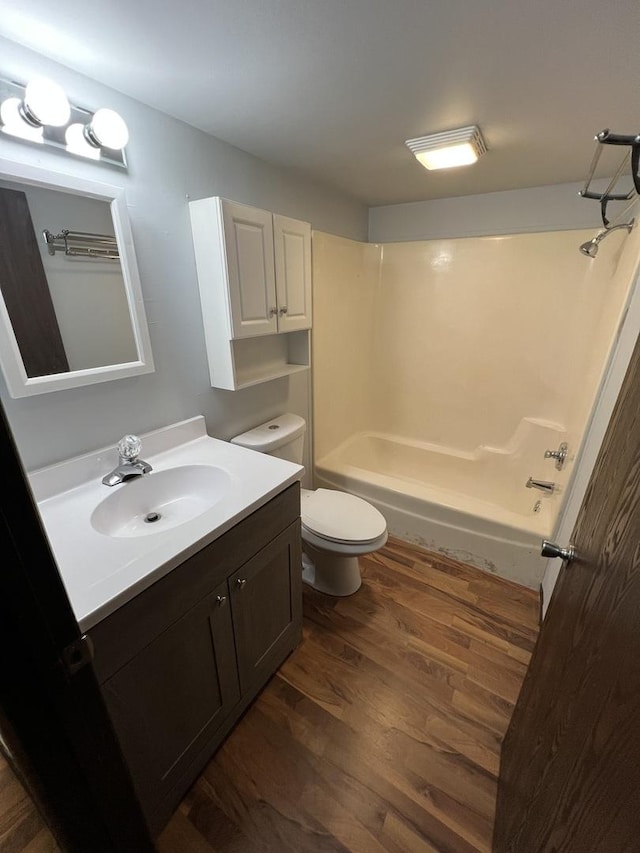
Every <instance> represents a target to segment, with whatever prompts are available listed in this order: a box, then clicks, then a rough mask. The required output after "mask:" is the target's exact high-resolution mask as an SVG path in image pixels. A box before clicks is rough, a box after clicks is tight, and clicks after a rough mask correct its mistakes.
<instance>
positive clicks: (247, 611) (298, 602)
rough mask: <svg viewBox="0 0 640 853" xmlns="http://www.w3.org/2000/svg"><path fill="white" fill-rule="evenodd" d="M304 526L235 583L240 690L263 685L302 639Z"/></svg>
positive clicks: (231, 580) (261, 556) (285, 534)
mask: <svg viewBox="0 0 640 853" xmlns="http://www.w3.org/2000/svg"><path fill="white" fill-rule="evenodd" d="M300 550H301V549H300V522H299V521H297V522H296V523H295V524H292V525H291V526H290V527H288V528H287V529H286V530H284V531H283V532H282V533H281V534H280V535H279V536H277V537H276V538H275V539H273V540H272V541H271V542H270V543H269V544H268V545H267V546H266V547H265V548H264V549H263V550H262V551H260V553H258V554H256V556H255V557H253V558H252V559H251V560H249V561H248V562H247V563H245V564H244V566H242V568H240V569H239V570H238V571H237V572H235V574H233V575H231V577H230V578H229V587H230V597H231V613H232V616H233V630H234V634H235V640H236V653H237V656H238V670H239V673H240V688H241V691H242V693H247V692H249V691H250V690H252V689H254V688H255V687H256V686H259V685H261V684H262V683H263V682H264V681H265V680H266V678H267V677H268V676H269V675H270V674H271V673H272V672H273V670H274V669H275V667H277V666H279V664H280V663H281V662H282V659H283V655H285V654H286V653H287V650H291V649H293V648H294V647H295V646H296V645H297V643H298V642H299V641H300V639H301V636H302V564H301V560H302V558H301V553H300Z"/></svg>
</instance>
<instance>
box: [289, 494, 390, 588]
mask: <svg viewBox="0 0 640 853" xmlns="http://www.w3.org/2000/svg"><path fill="white" fill-rule="evenodd" d="M300 517H301V520H302V551H303V555H304V556H303V561H302V566H303V571H302V579H303V580H304V581H306V583H308V584H309V585H310V586H312V587H314V588H315V589H317V590H319V591H320V592H325V593H327V594H328V595H352V594H353V593H354V592H356V591H357V590H358V589H360V584H361V583H362V578H361V576H360V565H359V563H358V557H361V556H363V555H364V554H370V553H371V552H372V551H377V550H378V549H379V548H382V546H383V545H384V544H385V542H386V541H387V522H386V521H385V518H384V516H383V515H382V513H380V512H378V510H377V509H376V508H375V507H373V506H371V504H370V503H367V501H364V500H362V498H357V497H355V495H349V494H347V493H346V492H338V491H332V490H330V489H317V490H316V491H309V490H308V489H302V491H301V497H300ZM305 557H306V559H305Z"/></svg>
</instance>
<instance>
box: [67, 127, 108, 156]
mask: <svg viewBox="0 0 640 853" xmlns="http://www.w3.org/2000/svg"><path fill="white" fill-rule="evenodd" d="M64 138H65V142H66V143H67V151H69V152H71V154H79V155H80V156H81V157H90V158H91V159H92V160H99V159H100V149H99V148H95V147H94V146H93V145H90V144H89V143H88V142H87V139H86V137H85V135H84V125H83V124H70V125H69V127H68V128H67V129H66V131H65V133H64Z"/></svg>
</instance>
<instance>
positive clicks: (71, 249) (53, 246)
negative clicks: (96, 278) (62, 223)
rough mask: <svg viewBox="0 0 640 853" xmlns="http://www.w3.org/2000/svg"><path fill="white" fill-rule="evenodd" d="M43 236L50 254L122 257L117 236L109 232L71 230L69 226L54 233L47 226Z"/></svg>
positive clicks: (82, 256) (78, 256) (81, 256)
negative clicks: (112, 235)
mask: <svg viewBox="0 0 640 853" xmlns="http://www.w3.org/2000/svg"><path fill="white" fill-rule="evenodd" d="M42 236H43V237H44V241H45V243H46V244H47V250H48V252H49V254H50V255H55V253H56V252H64V253H65V255H67V257H70V258H104V259H107V260H112V261H117V260H119V259H120V252H119V251H118V243H117V241H116V238H115V237H111V236H110V235H109V234H91V233H89V232H87V231H70V230H69V229H68V228H65V229H63V230H62V231H61V232H60V233H59V234H53V233H52V232H51V231H49V229H48V228H45V229H44V231H43V232H42Z"/></svg>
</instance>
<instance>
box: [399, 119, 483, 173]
mask: <svg viewBox="0 0 640 853" xmlns="http://www.w3.org/2000/svg"><path fill="white" fill-rule="evenodd" d="M405 144H406V145H407V147H408V148H409V150H410V151H411V152H412V153H413V154H414V155H415V156H416V158H417V159H418V160H419V161H420V163H421V164H422V165H423V166H424V167H425V169H450V168H453V167H455V166H468V165H469V164H470V163H475V162H476V160H478V158H479V157H481V156H482V155H483V154H485V153H486V151H487V146H486V145H485V142H484V139H483V138H482V134H481V133H480V128H479V127H477V126H476V125H475V124H474V125H470V126H469V127H460V128H458V129H457V130H446V131H444V132H443V133H430V134H428V135H427V136H419V137H418V138H417V139H407V141H406V143H405Z"/></svg>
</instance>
